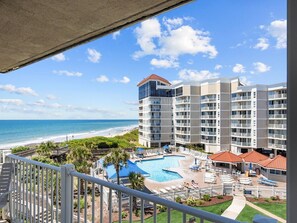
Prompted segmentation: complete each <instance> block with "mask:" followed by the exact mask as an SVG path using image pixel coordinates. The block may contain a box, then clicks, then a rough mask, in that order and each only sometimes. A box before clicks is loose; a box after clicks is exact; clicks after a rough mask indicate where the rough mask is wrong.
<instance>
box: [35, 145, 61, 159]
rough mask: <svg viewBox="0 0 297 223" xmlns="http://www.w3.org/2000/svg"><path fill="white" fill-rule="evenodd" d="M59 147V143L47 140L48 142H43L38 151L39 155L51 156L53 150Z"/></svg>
mask: <svg viewBox="0 0 297 223" xmlns="http://www.w3.org/2000/svg"><path fill="white" fill-rule="evenodd" d="M56 148H58V145H57V144H55V143H53V142H51V141H47V142H46V143H44V142H43V143H41V144H40V145H39V146H38V148H37V150H36V152H37V153H38V155H39V156H43V157H47V158H49V157H50V155H51V154H52V151H53V150H54V149H56Z"/></svg>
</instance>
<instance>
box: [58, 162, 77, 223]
mask: <svg viewBox="0 0 297 223" xmlns="http://www.w3.org/2000/svg"><path fill="white" fill-rule="evenodd" d="M74 170H75V168H74V165H72V164H66V165H63V166H61V222H63V223H71V208H72V207H71V199H73V197H72V191H71V189H70V188H72V187H71V183H72V181H71V176H70V172H71V171H74Z"/></svg>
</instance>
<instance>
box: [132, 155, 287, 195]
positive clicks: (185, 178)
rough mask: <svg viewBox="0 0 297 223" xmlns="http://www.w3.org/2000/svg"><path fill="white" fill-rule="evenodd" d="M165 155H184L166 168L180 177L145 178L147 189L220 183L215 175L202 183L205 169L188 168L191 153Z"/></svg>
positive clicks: (253, 182) (193, 160)
mask: <svg viewBox="0 0 297 223" xmlns="http://www.w3.org/2000/svg"><path fill="white" fill-rule="evenodd" d="M165 155H166V156H171V155H173V156H174V155H179V156H184V157H185V159H183V160H179V167H174V168H169V169H168V170H172V171H174V172H177V173H178V174H180V175H181V176H182V178H181V179H176V180H171V181H166V182H157V181H154V180H150V179H148V178H146V179H145V185H146V187H147V188H148V189H149V190H159V189H164V188H165V187H171V186H179V185H182V186H183V185H184V183H185V182H186V183H189V184H190V185H191V181H192V180H194V181H195V182H197V183H198V185H199V187H200V188H201V187H209V186H212V185H213V186H215V185H221V183H222V182H221V179H220V177H219V176H217V177H216V179H217V181H216V184H210V183H204V173H205V169H202V170H199V171H192V170H191V169H189V167H190V166H191V165H193V164H194V162H195V158H194V157H193V156H192V155H187V154H183V153H176V152H173V153H172V154H165ZM162 157H163V155H158V156H151V157H146V158H143V159H142V160H150V159H158V158H162ZM136 160H140V159H131V161H132V162H134V161H136ZM204 165H205V161H201V164H200V166H202V167H203V166H204ZM251 179H252V185H253V186H257V185H259V184H258V182H257V180H258V177H252V178H251ZM259 186H261V187H265V186H264V185H259ZM285 186H286V183H283V182H278V187H285Z"/></svg>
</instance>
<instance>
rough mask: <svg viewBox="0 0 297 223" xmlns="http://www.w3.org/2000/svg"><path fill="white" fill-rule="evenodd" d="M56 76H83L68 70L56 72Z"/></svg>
mask: <svg viewBox="0 0 297 223" xmlns="http://www.w3.org/2000/svg"><path fill="white" fill-rule="evenodd" d="M53 73H54V74H59V75H65V76H68V77H81V76H82V75H83V74H82V73H80V72H72V71H67V70H54V71H53Z"/></svg>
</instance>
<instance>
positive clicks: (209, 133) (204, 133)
mask: <svg viewBox="0 0 297 223" xmlns="http://www.w3.org/2000/svg"><path fill="white" fill-rule="evenodd" d="M201 135H209V136H215V135H217V133H216V132H208V131H201Z"/></svg>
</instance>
